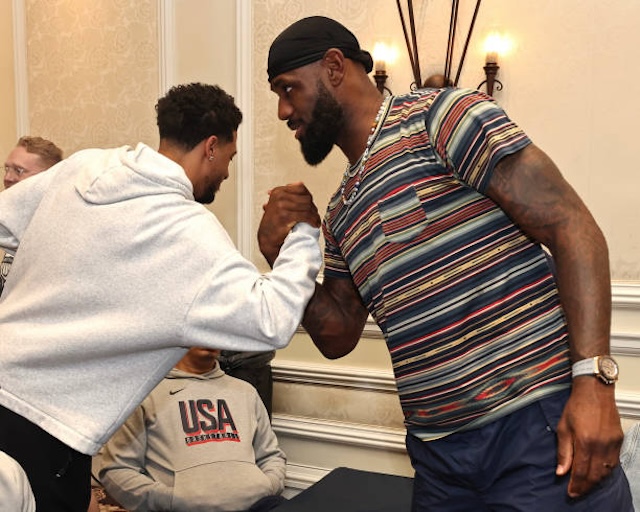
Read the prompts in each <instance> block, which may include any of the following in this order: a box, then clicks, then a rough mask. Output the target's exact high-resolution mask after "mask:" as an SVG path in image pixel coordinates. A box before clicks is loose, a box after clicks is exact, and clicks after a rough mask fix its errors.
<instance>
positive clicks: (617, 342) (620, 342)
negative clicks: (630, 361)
mask: <svg viewBox="0 0 640 512" xmlns="http://www.w3.org/2000/svg"><path fill="white" fill-rule="evenodd" d="M611 354H613V355H614V356H632V357H640V333H615V332H614V333H611Z"/></svg>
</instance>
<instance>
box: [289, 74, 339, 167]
mask: <svg viewBox="0 0 640 512" xmlns="http://www.w3.org/2000/svg"><path fill="white" fill-rule="evenodd" d="M343 126H344V113H343V111H342V107H341V106H340V104H339V103H338V102H337V101H336V100H335V99H334V98H333V96H331V94H330V93H329V91H328V90H327V88H326V87H325V86H324V85H323V84H322V82H318V99H317V100H316V104H315V107H314V108H313V112H312V113H311V122H310V123H309V124H308V125H307V127H306V130H305V134H304V136H303V137H301V138H300V148H301V150H302V155H303V156H304V159H305V160H306V162H307V163H308V164H309V165H318V164H319V163H320V162H322V161H323V160H324V159H325V158H326V157H327V155H328V154H329V153H330V152H331V149H333V146H334V144H335V143H336V140H337V138H338V134H339V133H340V132H341V131H342V127H343Z"/></svg>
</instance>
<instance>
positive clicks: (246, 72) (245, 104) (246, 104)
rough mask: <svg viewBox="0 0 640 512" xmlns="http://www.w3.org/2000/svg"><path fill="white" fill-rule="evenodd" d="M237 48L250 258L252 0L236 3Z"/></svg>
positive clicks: (240, 212)
mask: <svg viewBox="0 0 640 512" xmlns="http://www.w3.org/2000/svg"><path fill="white" fill-rule="evenodd" d="M236 9H237V10H236V48H237V52H238V53H237V58H236V61H237V62H238V68H237V71H236V73H237V75H236V86H237V103H238V107H239V108H240V110H242V113H243V120H242V126H241V131H242V133H241V136H239V137H238V154H237V167H236V172H237V190H236V198H237V201H236V219H237V221H236V222H237V223H238V224H237V230H238V231H237V232H238V240H237V246H238V250H239V251H240V253H241V254H242V255H243V256H244V257H245V258H247V259H249V260H251V256H252V255H251V252H252V246H253V244H252V242H253V230H252V228H251V224H252V222H251V221H252V217H253V215H252V212H253V166H254V157H253V137H254V135H253V112H254V111H253V37H250V36H251V35H252V34H253V28H252V23H253V9H252V6H251V0H238V2H237V4H236Z"/></svg>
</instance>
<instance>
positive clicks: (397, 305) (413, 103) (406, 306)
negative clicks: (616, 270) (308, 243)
mask: <svg viewBox="0 0 640 512" xmlns="http://www.w3.org/2000/svg"><path fill="white" fill-rule="evenodd" d="M375 137H376V138H375V140H374V142H373V144H372V147H371V151H370V155H369V158H368V160H367V161H366V166H365V169H364V172H363V175H362V182H361V183H360V185H359V189H358V192H357V195H356V198H355V200H354V201H353V203H351V204H350V205H345V204H344V203H343V199H342V196H343V194H344V195H345V196H347V197H348V195H349V193H350V192H351V191H352V190H353V187H354V186H357V185H356V182H357V181H358V177H357V175H356V176H354V177H353V178H350V179H349V180H348V182H347V183H346V185H345V187H344V191H341V190H340V189H339V190H338V191H337V192H336V193H335V194H334V196H333V198H332V199H331V201H330V203H329V207H328V210H327V214H326V217H325V222H324V235H325V241H326V250H325V275H326V276H328V277H331V278H352V279H353V281H354V283H355V285H356V286H357V288H358V290H359V292H360V295H361V296H362V299H363V302H364V304H365V305H366V307H367V308H368V310H369V311H370V313H371V315H372V316H373V318H374V319H375V320H376V322H377V323H378V325H379V326H380V329H381V330H382V332H383V334H384V336H385V339H386V342H387V346H388V348H389V352H390V354H391V359H392V362H393V368H394V372H395V377H396V382H397V385H398V392H399V395H400V401H401V404H402V408H403V411H404V414H405V422H406V425H407V428H408V429H409V431H410V432H411V433H413V434H414V435H416V436H418V437H420V438H422V439H436V438H439V437H442V436H445V435H448V434H450V433H452V432H455V431H459V430H464V429H469V428H474V427H477V426H480V425H482V424H484V423H487V422H489V421H492V420H493V419H496V418H498V417H500V416H502V415H505V414H508V413H509V412H512V411H513V410H515V409H517V408H520V407H523V406H524V405H526V404H528V403H530V402H532V401H534V400H537V399H539V398H540V397H541V396H545V395H547V394H550V393H553V392H556V391H558V390H559V389H562V388H565V387H567V386H569V385H570V363H569V351H568V343H567V329H566V324H565V320H564V315H563V312H562V309H561V306H560V300H559V297H558V292H557V289H556V286H555V282H554V279H553V276H552V273H551V270H550V267H549V263H548V260H547V258H546V257H545V253H544V251H543V249H542V248H541V247H540V246H539V244H537V243H535V242H534V241H532V240H531V239H530V238H529V237H527V236H526V235H525V234H524V233H523V232H522V231H520V229H518V227H516V226H515V225H514V224H513V223H512V222H511V221H510V220H509V218H508V217H507V216H506V214H505V213H504V212H503V211H502V210H501V209H500V208H499V207H498V206H497V205H496V204H495V203H494V202H493V201H492V200H491V199H489V198H488V197H487V196H486V195H484V194H483V191H484V190H485V189H486V187H487V184H488V182H489V179H490V177H491V173H492V171H493V169H494V168H495V166H496V164H497V163H498V161H499V160H500V159H501V158H503V157H505V156H506V155H509V154H512V153H514V152H516V151H518V150H520V149H522V148H524V147H525V146H527V145H528V144H530V143H531V141H530V140H529V139H528V138H527V136H526V135H525V134H524V133H523V132H522V130H521V129H520V128H518V127H517V126H516V125H515V124H514V123H513V122H512V121H511V120H510V119H509V118H508V117H507V116H506V114H505V113H504V111H503V110H502V109H500V108H499V107H498V106H497V104H496V103H495V102H494V101H492V100H491V99H490V98H489V97H488V96H486V95H484V94H482V93H479V92H478V91H470V90H460V89H453V88H449V89H444V90H431V89H426V90H420V91H416V92H413V93H410V94H407V95H404V96H397V97H392V98H391V100H390V104H389V106H388V108H387V111H386V112H385V113H384V115H383V120H382V121H381V122H380V124H379V127H378V131H377V133H376V135H375Z"/></svg>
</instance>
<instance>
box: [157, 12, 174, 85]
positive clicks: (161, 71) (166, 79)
mask: <svg viewBox="0 0 640 512" xmlns="http://www.w3.org/2000/svg"><path fill="white" fill-rule="evenodd" d="M175 39H176V10H175V0H158V97H161V96H164V95H165V94H166V93H167V91H168V90H169V89H170V88H171V87H172V86H173V85H175V76H176V74H175V63H176V41H175Z"/></svg>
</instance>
